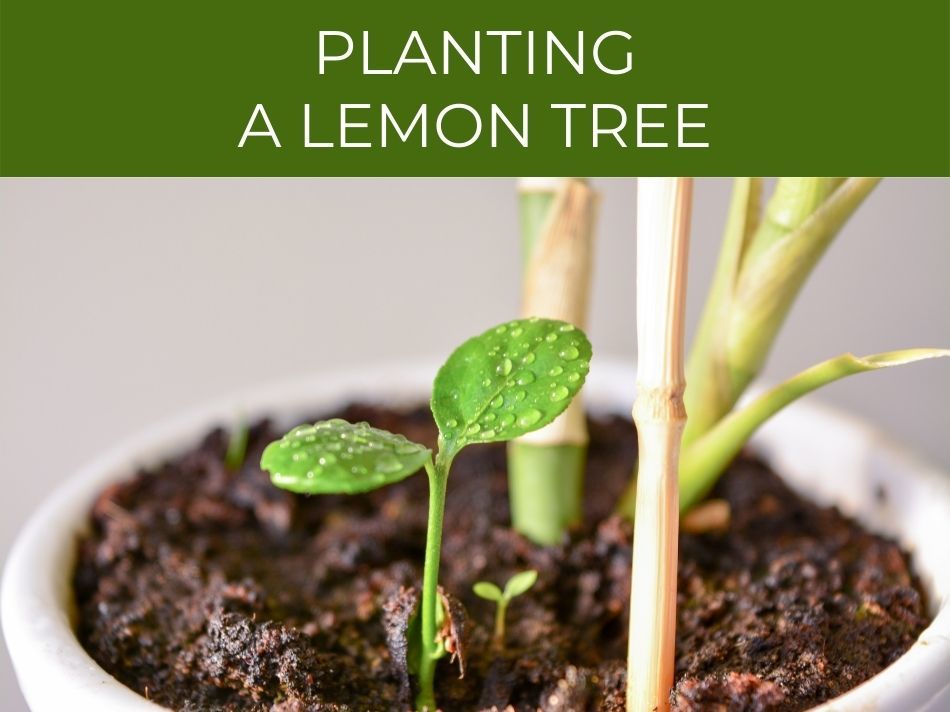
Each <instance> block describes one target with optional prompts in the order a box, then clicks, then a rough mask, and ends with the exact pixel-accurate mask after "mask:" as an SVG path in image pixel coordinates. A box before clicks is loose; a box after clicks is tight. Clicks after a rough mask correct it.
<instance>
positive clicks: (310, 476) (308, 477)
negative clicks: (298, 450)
mask: <svg viewBox="0 0 950 712" xmlns="http://www.w3.org/2000/svg"><path fill="white" fill-rule="evenodd" d="M314 477H316V475H315V474H314V472H313V470H307V479H308V480H312V479H313V478H314Z"/></svg>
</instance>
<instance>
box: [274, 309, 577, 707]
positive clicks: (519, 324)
mask: <svg viewBox="0 0 950 712" xmlns="http://www.w3.org/2000/svg"><path fill="white" fill-rule="evenodd" d="M590 357H591V346H590V342H589V341H588V340H587V337H586V336H585V335H584V333H583V332H582V331H581V330H580V329H577V328H575V327H574V326H573V325H572V324H569V323H567V322H563V321H556V320H552V319H539V318H531V319H521V320H517V321H512V322H508V323H506V324H501V325H499V326H496V327H494V328H493V329H489V330H488V331H486V332H485V333H483V334H481V335H479V336H476V337H474V338H471V339H469V340H468V341H466V342H465V343H464V344H462V345H461V346H460V347H459V348H457V349H456V350H455V351H454V352H453V353H452V355H451V356H449V358H448V360H447V361H446V362H445V364H443V366H442V367H441V368H440V369H439V372H438V373H437V374H436V377H435V382H434V384H433V389H432V402H431V408H432V415H433V416H434V418H435V423H436V425H437V426H438V429H439V441H438V451H437V452H436V453H435V454H434V455H433V453H432V451H431V450H430V449H429V448H427V447H426V446H424V445H420V444H419V443H414V442H412V441H410V440H407V439H406V438H405V437H403V436H402V435H397V434H394V433H390V432H387V431H385V430H379V429H378V428H373V427H370V426H369V425H368V424H366V423H357V424H353V423H348V422H346V421H344V420H339V419H335V420H328V421H322V422H319V423H315V424H313V425H302V426H300V427H297V428H294V429H293V430H291V431H290V432H289V433H287V434H286V435H285V436H284V437H283V438H282V439H281V440H278V441H277V442H274V443H271V444H270V445H268V446H267V448H266V449H265V450H264V454H263V456H262V458H261V467H263V468H264V469H265V470H267V471H268V472H270V474H271V481H272V482H273V483H274V484H275V485H276V486H278V487H281V488H283V489H287V490H290V491H293V492H298V493H304V494H355V493H359V492H368V491H371V490H375V489H377V488H379V487H384V486H386V485H389V484H393V483H396V482H399V481H400V480H403V479H405V478H407V477H409V476H410V475H413V474H415V473H416V472H418V471H419V470H420V469H423V468H424V469H425V471H426V474H427V475H428V480H429V518H428V525H427V531H426V550H425V563H424V565H423V579H422V605H421V611H420V614H419V615H420V619H421V621H420V622H421V625H420V626H418V628H419V629H420V631H421V640H419V641H418V644H417V645H415V646H414V649H415V650H416V651H417V659H416V661H415V665H413V668H414V670H415V672H416V675H417V685H418V694H417V696H416V707H417V709H420V710H429V712H434V710H435V709H436V705H435V693H434V687H433V683H434V678H435V666H436V663H437V661H438V659H439V658H441V657H442V656H443V655H445V653H446V651H445V648H444V646H443V644H442V643H441V642H440V641H439V639H438V630H439V616H440V615H441V614H442V610H441V603H440V599H439V595H438V578H439V558H440V550H441V545H442V521H443V514H444V511H445V494H446V486H447V484H448V478H449V471H450V469H451V466H452V461H453V460H454V459H455V457H456V455H458V453H459V452H460V451H461V450H462V449H463V448H465V447H466V446H468V445H474V444H476V443H489V442H504V441H507V440H511V439H512V438H516V437H518V436H521V435H524V434H525V433H529V432H531V431H533V430H537V429H538V428H542V427H544V426H545V425H547V424H548V423H550V422H551V421H552V420H554V419H555V418H556V417H557V416H559V415H560V414H561V413H562V412H564V410H565V408H567V406H568V405H569V404H570V402H571V400H572V399H573V398H574V396H575V395H577V392H578V391H579V390H580V389H581V387H582V386H583V385H584V380H585V379H586V377H587V372H588V370H589V368H590Z"/></svg>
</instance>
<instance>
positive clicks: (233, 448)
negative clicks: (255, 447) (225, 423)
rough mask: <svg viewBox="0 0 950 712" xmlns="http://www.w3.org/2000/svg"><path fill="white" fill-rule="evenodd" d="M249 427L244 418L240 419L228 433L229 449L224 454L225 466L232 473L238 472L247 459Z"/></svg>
mask: <svg viewBox="0 0 950 712" xmlns="http://www.w3.org/2000/svg"><path fill="white" fill-rule="evenodd" d="M247 439H248V427H247V420H245V419H244V417H243V416H242V417H240V418H238V420H237V422H236V423H235V424H234V425H233V426H232V428H231V432H230V433H228V449H227V451H226V452H225V453H224V466H225V467H226V468H227V469H228V470H229V471H230V472H237V471H238V470H239V469H241V465H243V464H244V459H245V458H246V457H247Z"/></svg>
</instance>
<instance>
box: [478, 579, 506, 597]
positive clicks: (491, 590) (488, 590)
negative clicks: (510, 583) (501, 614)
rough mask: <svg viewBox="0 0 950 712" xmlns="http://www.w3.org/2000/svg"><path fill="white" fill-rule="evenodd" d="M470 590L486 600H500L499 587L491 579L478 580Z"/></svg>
mask: <svg viewBox="0 0 950 712" xmlns="http://www.w3.org/2000/svg"><path fill="white" fill-rule="evenodd" d="M472 590H473V591H474V592H475V595H476V596H478V597H479V598H484V599H485V600H486V601H500V600H501V597H502V593H501V589H500V588H498V586H496V585H495V584H493V583H492V582H491V581H479V582H478V583H476V584H475V585H474V586H472Z"/></svg>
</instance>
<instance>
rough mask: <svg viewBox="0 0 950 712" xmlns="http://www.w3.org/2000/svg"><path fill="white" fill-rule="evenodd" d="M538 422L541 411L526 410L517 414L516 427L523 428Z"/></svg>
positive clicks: (534, 409)
mask: <svg viewBox="0 0 950 712" xmlns="http://www.w3.org/2000/svg"><path fill="white" fill-rule="evenodd" d="M539 420H541V411H540V410H538V409H537V408H528V409H527V410H523V411H521V412H520V413H519V414H518V425H520V426H522V427H525V428H526V427H528V426H529V425H534V424H535V423H537V422H538V421H539Z"/></svg>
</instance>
